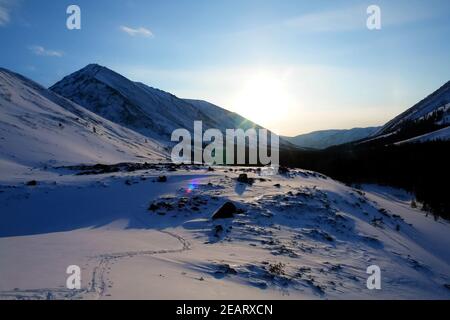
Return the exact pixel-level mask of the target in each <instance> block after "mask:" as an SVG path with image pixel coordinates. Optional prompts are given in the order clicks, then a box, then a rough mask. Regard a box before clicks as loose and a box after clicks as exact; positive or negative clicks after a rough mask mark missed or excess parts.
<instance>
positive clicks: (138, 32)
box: [120, 26, 154, 38]
mask: <svg viewBox="0 0 450 320" xmlns="http://www.w3.org/2000/svg"><path fill="white" fill-rule="evenodd" d="M120 30H122V31H123V32H125V33H127V34H128V35H130V36H132V37H136V36H141V37H145V38H153V37H154V35H153V32H151V31H150V30H149V29H147V28H144V27H140V28H136V29H135V28H130V27H127V26H120Z"/></svg>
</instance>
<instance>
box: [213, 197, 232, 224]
mask: <svg viewBox="0 0 450 320" xmlns="http://www.w3.org/2000/svg"><path fill="white" fill-rule="evenodd" d="M236 211H237V208H236V206H235V205H234V204H233V203H232V202H230V201H227V202H225V203H224V204H223V205H222V206H221V207H220V208H219V209H217V211H216V212H215V213H214V214H213V216H212V219H213V220H216V219H230V218H234V214H235V213H236Z"/></svg>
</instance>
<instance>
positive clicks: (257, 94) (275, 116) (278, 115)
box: [234, 72, 290, 130]
mask: <svg viewBox="0 0 450 320" xmlns="http://www.w3.org/2000/svg"><path fill="white" fill-rule="evenodd" d="M241 88H242V89H241V90H240V91H239V94H238V95H237V96H236V98H235V102H234V107H235V109H236V110H237V112H238V113H240V114H241V115H243V116H244V117H247V118H249V119H250V120H252V121H254V122H256V123H257V124H260V125H263V126H267V127H269V128H273V129H274V130H276V128H275V127H276V126H277V123H278V121H279V120H280V119H282V118H283V117H284V116H286V114H287V111H288V108H289V104H290V98H289V92H288V89H287V86H286V84H285V83H284V82H283V80H282V79H280V77H277V76H275V75H273V74H270V73H262V72H260V73H255V74H253V75H251V76H249V77H248V78H246V79H244V81H243V84H242V87H241Z"/></svg>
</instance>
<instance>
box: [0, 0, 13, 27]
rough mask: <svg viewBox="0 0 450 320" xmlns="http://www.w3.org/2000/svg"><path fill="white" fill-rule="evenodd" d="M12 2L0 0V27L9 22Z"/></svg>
mask: <svg viewBox="0 0 450 320" xmlns="http://www.w3.org/2000/svg"><path fill="white" fill-rule="evenodd" d="M11 7H12V2H11V1H10V0H0V26H4V25H6V24H8V23H9V21H10V13H11Z"/></svg>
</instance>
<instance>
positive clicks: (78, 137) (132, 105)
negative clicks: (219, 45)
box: [0, 64, 450, 168]
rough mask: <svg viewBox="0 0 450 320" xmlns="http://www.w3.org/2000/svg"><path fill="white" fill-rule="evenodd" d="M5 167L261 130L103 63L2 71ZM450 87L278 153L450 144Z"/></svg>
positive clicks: (155, 156)
mask: <svg viewBox="0 0 450 320" xmlns="http://www.w3.org/2000/svg"><path fill="white" fill-rule="evenodd" d="M0 105H1V109H0V115H1V120H0V133H1V135H0V141H1V145H0V162H1V163H2V167H3V168H6V167H8V166H9V167H12V166H14V165H24V166H36V165H42V164H68V163H84V162H86V163H94V162H98V163H100V162H102V163H112V162H120V161H137V160H139V159H142V160H145V161H147V160H149V161H150V160H156V161H160V160H163V159H168V156H169V151H170V145H171V141H170V137H171V133H172V131H173V130H174V129H177V128H186V129H188V130H190V131H192V130H193V123H194V121H197V120H201V121H203V128H204V130H206V129H208V128H217V129H219V130H222V131H224V130H225V129H229V128H242V129H244V130H246V129H249V128H261V126H259V125H257V124H255V123H254V122H252V121H250V120H248V119H246V118H244V117H242V116H240V115H239V114H236V113H234V112H230V111H228V110H226V109H223V108H221V107H219V106H216V105H214V104H211V103H209V102H207V101H202V100H191V99H181V98H178V97H176V96H174V95H172V94H170V93H168V92H165V91H162V90H159V89H155V88H152V87H149V86H147V85H144V84H142V83H138V82H133V81H131V80H129V79H127V78H125V77H123V76H122V75H120V74H118V73H116V72H114V71H112V70H109V69H108V68H106V67H102V66H100V65H97V64H90V65H88V66H86V67H85V68H83V69H81V70H79V71H77V72H75V73H72V74H71V75H68V76H66V77H65V78H64V79H62V80H61V81H59V82H57V83H56V84H55V85H53V86H52V87H50V89H46V88H44V87H42V86H40V85H39V84H37V83H35V82H33V81H31V80H29V79H27V78H25V77H23V76H21V75H19V74H17V73H14V72H11V71H9V70H6V69H0ZM449 109H450V82H448V83H446V84H445V85H444V86H442V87H441V88H440V89H438V90H437V91H436V92H434V93H433V94H431V95H430V96H428V97H427V98H425V99H424V100H422V101H420V102H419V103H417V104H416V105H414V106H413V107H412V108H410V109H408V110H407V111H405V112H404V113H402V114H401V115H399V116H398V117H396V118H394V119H393V120H391V121H389V122H388V123H387V124H386V125H384V126H383V127H381V128H377V127H371V128H354V129H350V130H324V131H317V132H312V133H309V134H304V135H299V136H297V137H281V138H280V154H281V156H283V154H288V156H289V157H291V158H293V159H295V157H296V155H295V152H296V151H298V150H300V151H301V150H308V149H309V148H314V149H324V148H328V147H330V146H336V145H341V144H349V143H350V144H352V143H354V144H357V145H361V144H369V145H371V144H380V145H384V144H394V143H395V144H403V143H411V142H418V141H428V140H436V139H449V138H450V129H449V128H448V124H449V122H450V115H449Z"/></svg>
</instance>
